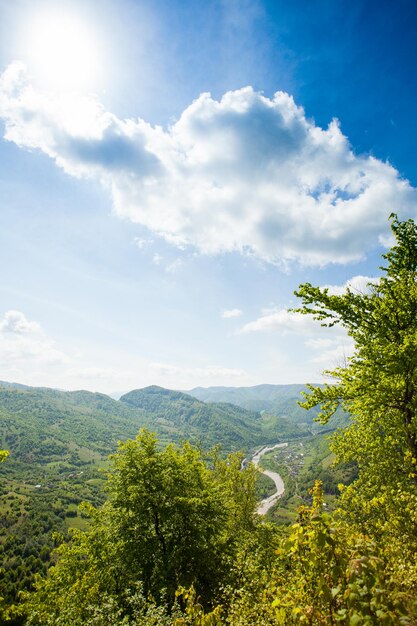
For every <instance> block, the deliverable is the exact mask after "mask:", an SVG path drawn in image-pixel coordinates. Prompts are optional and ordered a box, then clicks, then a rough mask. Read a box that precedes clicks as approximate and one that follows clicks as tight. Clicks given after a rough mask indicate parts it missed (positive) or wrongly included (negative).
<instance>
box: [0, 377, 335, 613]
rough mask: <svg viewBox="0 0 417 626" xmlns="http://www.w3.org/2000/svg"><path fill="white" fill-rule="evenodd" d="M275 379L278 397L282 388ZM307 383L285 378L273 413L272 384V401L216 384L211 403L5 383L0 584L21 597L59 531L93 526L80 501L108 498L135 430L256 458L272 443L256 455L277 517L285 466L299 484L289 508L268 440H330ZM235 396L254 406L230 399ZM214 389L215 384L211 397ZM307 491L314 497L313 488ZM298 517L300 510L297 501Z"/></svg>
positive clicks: (168, 393)
mask: <svg viewBox="0 0 417 626" xmlns="http://www.w3.org/2000/svg"><path fill="white" fill-rule="evenodd" d="M265 387H268V386H265ZM274 387H276V388H275V389H274V400H275V402H278V398H279V391H280V389H281V387H280V386H279V385H277V386H274ZM300 388H302V386H292V388H291V390H289V389H288V386H282V396H283V397H282V398H281V404H278V405H277V404H275V406H278V407H279V406H281V407H283V406H285V413H284V415H283V416H280V415H278V414H274V413H273V412H272V410H273V408H274V405H272V404H271V402H270V398H271V390H270V389H269V388H268V389H267V392H268V393H267V394H266V396H265V402H264V404H262V401H261V397H260V391H259V390H258V391H257V403H256V404H254V403H252V402H250V403H247V402H246V401H245V400H244V398H242V397H241V396H238V394H237V393H236V392H235V393H234V395H233V394H232V391H229V392H227V393H226V392H224V393H223V394H222V395H219V393H218V391H215V392H214V397H216V398H217V399H218V401H217V400H216V401H211V400H210V401H203V400H199V399H197V398H196V397H194V396H192V395H190V394H186V393H183V392H178V391H172V390H168V389H163V388H161V387H156V386H153V387H148V388H144V389H138V390H134V391H132V392H129V393H127V394H124V395H123V396H122V397H121V398H120V399H119V400H114V399H112V398H110V397H109V396H106V395H104V394H97V393H91V392H87V391H76V392H64V391H58V390H54V389H47V388H31V387H25V386H21V385H13V384H10V383H7V384H6V383H1V384H0V434H1V438H0V448H5V449H8V450H10V452H11V454H10V457H9V458H8V460H7V463H3V464H2V465H0V554H1V556H2V562H3V571H2V572H0V584H1V588H2V595H3V596H4V597H5V600H6V601H7V602H15V601H16V600H17V598H18V593H19V592H20V591H21V590H29V589H31V586H32V582H33V576H34V575H35V574H36V573H45V572H46V570H47V569H48V567H49V566H50V564H51V555H52V552H53V549H54V547H55V544H56V541H55V539H54V533H59V535H60V536H62V537H65V536H66V533H67V532H68V530H69V529H71V528H76V529H81V530H83V529H86V528H88V525H89V519H88V515H87V514H86V512H85V511H83V510H82V509H80V504H81V503H82V502H89V503H91V504H93V505H94V506H100V505H101V504H102V503H103V502H104V499H105V492H104V491H103V486H104V483H105V474H106V468H107V466H108V461H107V459H108V456H109V455H110V454H112V453H114V452H115V451H116V447H117V442H118V441H120V440H122V441H123V440H126V439H130V438H134V437H135V436H136V434H137V432H138V431H139V430H140V429H141V428H147V429H149V430H151V431H153V432H155V433H156V434H157V436H158V440H159V445H160V446H166V445H167V444H169V443H177V442H181V441H183V440H190V441H191V442H192V443H194V444H196V445H198V446H201V447H202V449H204V450H209V449H211V448H213V447H214V446H219V452H220V454H221V455H223V456H224V455H226V454H227V453H230V452H234V451H238V450H239V451H241V452H242V453H243V454H245V455H246V456H251V455H253V454H254V453H255V451H256V450H259V449H260V448H262V453H261V454H262V463H260V456H261V454H260V453H259V452H258V454H257V455H255V456H254V458H253V460H254V462H255V465H258V464H259V465H260V469H261V471H265V474H263V475H260V476H259V478H258V481H257V494H258V498H259V500H262V503H261V504H260V507H259V509H258V512H259V513H260V514H262V515H265V514H268V517H270V516H271V515H272V516H273V515H274V513H273V509H274V505H276V501H277V496H276V495H274V492H275V491H276V487H277V483H279V485H280V491H282V480H281V478H280V477H279V478H277V476H278V471H279V473H280V474H282V476H283V477H284V481H285V483H286V485H287V483H288V484H289V491H288V494H287V493H285V496H284V500H285V502H284V503H283V504H282V505H281V504H280V510H281V509H282V508H283V507H284V509H285V510H287V508H286V507H287V501H288V502H290V504H291V502H292V500H291V497H290V494H292V486H291V485H292V483H291V480H292V478H291V477H290V476H289V475H288V472H287V471H286V469H285V468H283V467H282V465H280V464H279V463H278V464H276V463H275V462H274V461H272V460H271V452H273V451H275V449H276V446H275V445H274V446H272V447H268V446H270V444H271V442H276V441H278V442H279V441H280V440H281V443H278V446H279V447H283V446H288V445H289V446H296V445H298V444H297V442H298V441H304V440H305V439H306V438H307V439H311V438H313V440H315V439H316V438H317V437H319V438H320V439H321V438H322V435H320V430H323V429H322V427H320V425H318V424H316V423H315V422H314V421H313V420H312V419H311V418H310V416H308V415H307V414H306V412H301V410H300V409H299V407H298V405H297V404H296V402H297V398H298V395H299V391H300ZM200 395H201V394H200ZM230 395H233V397H234V399H235V400H237V401H239V402H241V403H242V405H246V406H239V405H237V404H232V403H230V402H229V401H228V400H229V399H230ZM209 396H210V390H209V389H207V390H206V392H205V397H209ZM210 397H212V396H210ZM248 406H249V407H250V408H248ZM263 406H265V407H266V408H267V409H268V410H266V409H263V408H262V407H263ZM287 441H290V442H293V443H289V444H287V443H286V442H287ZM323 441H324V439H323ZM283 442H285V443H283ZM324 445H326V444H324ZM282 449H284V448H282ZM274 463H275V464H274ZM268 476H269V478H268ZM271 478H272V480H271ZM286 489H287V487H286ZM287 495H288V497H287ZM304 496H305V498H308V497H309V496H308V492H307V490H305V493H304ZM264 498H266V500H264ZM271 509H272V510H271ZM288 515H289V518H291V507H290V513H288ZM281 517H282V516H281Z"/></svg>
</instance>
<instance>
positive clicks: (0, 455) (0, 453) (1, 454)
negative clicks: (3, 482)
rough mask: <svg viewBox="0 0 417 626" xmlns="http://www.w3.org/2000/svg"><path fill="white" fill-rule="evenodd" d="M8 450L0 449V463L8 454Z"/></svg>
mask: <svg viewBox="0 0 417 626" xmlns="http://www.w3.org/2000/svg"><path fill="white" fill-rule="evenodd" d="M9 454H10V452H9V451H8V450H0V463H3V461H5V460H6V459H7V457H8V456H9Z"/></svg>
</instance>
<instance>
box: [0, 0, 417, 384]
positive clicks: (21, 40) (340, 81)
mask: <svg viewBox="0 0 417 626" xmlns="http://www.w3.org/2000/svg"><path fill="white" fill-rule="evenodd" d="M416 32H417V5H416V3H415V2H414V0H397V2H391V1H387V0H385V1H384V0H380V1H378V2H376V1H373V0H356V2H351V0H294V2H288V1H286V0H274V1H267V0H264V1H262V0H207V1H206V2H200V1H199V0H152V1H151V0H143V1H141V0H82V1H81V0H71V1H67V2H66V1H59V0H55V1H54V2H51V1H46V0H36V1H35V0H14V1H13V2H10V1H9V0H0V164H1V167H0V274H1V279H0V380H6V381H14V382H19V383H23V384H29V385H35V386H48V387H58V388H62V389H89V390H91V391H100V392H104V393H117V392H123V391H127V390H130V389H134V388H140V387H144V386H146V385H150V384H157V385H161V386H164V387H168V388H174V389H175V388H176V389H191V388H193V387H196V386H205V387H206V386H213V385H228V386H229V385H233V386H247V385H255V384H261V383H271V384H284V383H305V382H320V381H321V380H323V378H322V372H323V371H325V370H326V369H329V368H330V369H332V368H334V367H336V366H338V365H340V364H342V363H343V362H344V361H345V359H346V358H347V357H348V356H349V355H350V354H351V353H352V349H353V346H352V343H351V340H350V338H349V337H347V336H346V334H345V333H344V332H343V331H342V330H341V329H339V328H333V329H323V328H321V327H320V326H318V325H317V324H316V323H315V322H314V321H312V320H311V319H309V318H308V317H305V316H300V315H298V314H296V313H294V312H292V311H290V310H289V309H291V308H293V307H296V306H297V304H298V302H297V298H296V297H295V296H294V291H295V290H296V289H297V287H298V285H299V284H300V283H304V282H311V283H312V284H314V285H319V286H328V287H329V289H331V290H332V292H333V293H343V290H344V289H346V286H347V285H350V286H351V288H352V289H356V290H359V291H364V290H366V288H367V287H366V285H367V284H368V283H369V282H371V283H372V282H375V281H377V279H378V276H379V275H380V269H379V267H380V265H381V254H383V253H384V251H386V250H387V247H389V246H390V244H391V243H392V239H391V235H390V229H389V221H388V216H389V215H390V214H391V213H392V212H396V213H397V214H398V216H399V217H400V218H401V219H405V218H407V219H408V218H410V217H411V218H415V217H416V214H417V192H416V187H417V152H416V150H415V137H416V136H417V116H416V101H417V80H416V77H415V66H416V61H417V38H416V37H415V33H416Z"/></svg>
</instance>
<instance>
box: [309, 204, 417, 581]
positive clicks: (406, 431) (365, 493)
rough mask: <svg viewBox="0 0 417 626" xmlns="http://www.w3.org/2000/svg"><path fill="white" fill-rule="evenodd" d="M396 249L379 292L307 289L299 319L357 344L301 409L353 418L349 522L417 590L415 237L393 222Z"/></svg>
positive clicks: (408, 227) (339, 438) (342, 448)
mask: <svg viewBox="0 0 417 626" xmlns="http://www.w3.org/2000/svg"><path fill="white" fill-rule="evenodd" d="M391 219H392V225H391V226H392V230H393V234H394V236H395V239H396V243H395V245H394V246H393V247H392V249H391V250H390V251H389V252H387V253H386V254H385V255H384V258H385V261H386V267H384V268H381V269H382V270H383V276H382V277H381V278H380V280H379V282H378V284H375V285H369V286H368V290H367V291H366V292H365V293H355V292H353V291H352V290H351V289H347V290H346V293H344V294H342V295H331V294H330V293H329V290H328V289H326V288H323V289H322V288H319V287H313V286H312V285H310V284H308V283H307V284H305V285H301V287H300V288H299V291H298V293H297V295H298V296H299V297H300V298H301V299H302V302H303V307H302V308H301V309H300V311H301V312H302V313H304V314H310V315H313V317H314V318H315V319H317V320H319V321H320V322H321V323H322V324H323V325H326V326H333V325H335V324H340V325H341V326H343V327H344V328H345V329H346V330H347V332H348V333H349V335H350V336H351V337H352V338H353V340H354V342H355V353H354V355H353V357H351V358H350V359H348V362H347V363H346V365H345V367H339V368H337V369H336V370H334V371H333V372H329V374H331V375H332V376H333V377H334V378H335V380H336V381H337V382H336V384H328V385H326V386H325V387H324V388H313V387H312V388H311V393H310V395H309V396H307V398H306V401H305V402H304V403H303V406H304V407H306V408H309V407H311V406H316V405H320V406H321V408H322V413H321V418H322V420H323V421H327V420H328V419H329V418H330V417H331V415H332V413H333V412H334V410H335V409H336V407H337V406H339V404H342V406H343V408H344V409H345V410H346V411H348V412H349V413H350V414H351V415H352V421H351V425H350V426H349V428H348V429H347V431H341V432H340V433H339V434H337V435H336V437H335V439H334V442H333V446H332V447H333V450H334V452H335V453H336V455H337V456H338V458H340V459H342V460H343V461H345V462H349V461H352V460H353V461H355V462H356V463H357V465H358V468H359V478H358V479H357V480H356V481H355V482H354V483H352V484H351V485H350V486H349V487H347V488H345V489H344V490H343V494H342V502H341V508H342V513H343V515H344V518H345V520H346V521H347V522H348V523H349V524H351V525H352V527H353V528H355V529H357V531H358V532H363V533H367V534H369V535H371V537H372V538H373V539H374V540H375V541H377V542H378V545H379V546H380V547H381V549H383V550H384V551H386V554H387V556H389V566H388V567H389V569H390V570H392V571H393V572H394V573H395V575H396V576H397V577H398V579H399V580H400V579H402V580H403V581H404V585H405V586H406V587H408V588H409V589H414V590H417V568H416V565H415V559H414V555H415V552H416V550H417V283H416V278H417V227H416V225H415V223H414V222H413V221H412V220H408V221H405V222H400V221H398V219H397V217H396V216H395V215H393V216H391Z"/></svg>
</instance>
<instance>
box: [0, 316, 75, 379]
mask: <svg viewBox="0 0 417 626" xmlns="http://www.w3.org/2000/svg"><path fill="white" fill-rule="evenodd" d="M68 361H69V358H68V356H67V355H66V354H64V353H63V352H61V351H60V350H58V349H57V348H56V347H55V345H54V342H53V341H51V340H50V339H48V337H46V335H45V334H44V332H43V331H42V329H41V327H40V326H39V324H38V323H36V322H32V321H29V320H28V319H27V318H26V316H25V315H24V314H23V313H22V312H21V311H7V312H6V313H5V314H4V317H3V319H1V320H0V367H2V368H9V369H10V368H13V367H15V366H21V365H22V364H23V365H24V366H26V365H28V364H29V365H30V366H31V367H33V364H34V363H35V364H40V365H42V366H43V365H56V364H64V363H68Z"/></svg>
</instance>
